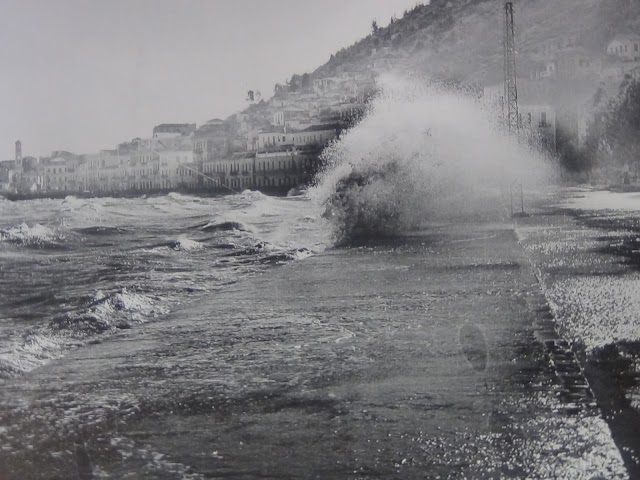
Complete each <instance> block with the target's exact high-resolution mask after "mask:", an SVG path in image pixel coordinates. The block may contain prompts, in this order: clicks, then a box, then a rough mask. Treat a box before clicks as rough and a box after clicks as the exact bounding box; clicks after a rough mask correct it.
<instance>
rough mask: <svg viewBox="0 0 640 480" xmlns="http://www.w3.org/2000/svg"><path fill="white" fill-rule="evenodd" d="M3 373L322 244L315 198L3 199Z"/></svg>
mask: <svg viewBox="0 0 640 480" xmlns="http://www.w3.org/2000/svg"><path fill="white" fill-rule="evenodd" d="M0 218H1V220H0V268H1V271H2V275H1V276H0V378H2V377H9V376H15V375H19V374H21V373H24V372H27V371H30V370H32V369H33V368H36V367H38V366H41V365H43V364H45V363H47V362H49V361H50V360H52V359H54V358H58V357H60V356H63V355H64V354H65V352H67V351H69V349H71V348H74V347H76V346H81V345H84V344H86V343H88V342H94V341H100V339H101V338H104V335H108V334H109V333H113V332H115V331H117V330H119V329H130V328H137V326H138V325H140V324H143V323H145V322H150V321H153V320H154V319H155V318H158V317H160V316H162V315H165V314H166V313H168V312H169V311H171V309H172V307H173V306H174V305H176V304H177V303H186V302H190V301H196V298H197V296H198V295H217V294H219V293H218V291H219V290H221V289H224V287H225V285H228V284H231V283H235V282H237V281H239V280H241V279H242V278H243V277H245V276H247V275H252V274H254V273H256V272H260V271H263V270H264V269H268V268H273V267H276V266H277V265H279V264H281V263H283V262H288V261H295V260H302V259H304V258H306V257H308V256H310V255H313V254H314V253H316V252H319V251H322V250H324V249H325V248H326V246H327V245H328V244H329V241H330V240H329V236H328V234H327V233H326V231H327V229H326V227H325V226H324V221H323V220H322V219H321V218H320V209H319V208H318V207H317V205H316V204H315V203H314V202H313V201H311V200H309V199H308V198H304V197H291V198H274V197H267V196H265V195H262V194H261V193H259V192H250V191H247V192H244V193H243V194H241V195H235V196H227V197H217V198H199V197H194V196H188V195H181V194H177V193H170V194H168V195H165V196H154V197H148V198H147V197H141V198H134V199H124V198H119V199H116V198H93V199H81V198H75V197H71V196H70V197H67V198H66V199H64V200H48V199H45V200H31V201H23V202H8V201H2V202H0Z"/></svg>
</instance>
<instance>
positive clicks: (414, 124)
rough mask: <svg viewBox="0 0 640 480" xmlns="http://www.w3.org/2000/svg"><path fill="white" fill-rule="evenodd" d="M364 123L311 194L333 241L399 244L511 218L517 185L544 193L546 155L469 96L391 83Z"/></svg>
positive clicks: (335, 151) (345, 140)
mask: <svg viewBox="0 0 640 480" xmlns="http://www.w3.org/2000/svg"><path fill="white" fill-rule="evenodd" d="M380 92H381V93H380V95H379V96H378V97H377V98H376V99H375V100H374V101H373V104H372V105H371V108H370V110H369V112H368V114H367V115H366V116H365V118H364V119H363V120H362V121H361V123H360V124H359V125H358V126H356V127H355V128H353V129H351V130H349V131H348V132H346V133H345V134H343V136H342V137H341V139H340V140H339V141H338V142H336V143H334V144H333V145H331V146H330V147H329V148H328V149H326V150H325V152H324V154H323V155H324V160H325V163H326V164H327V167H326V169H325V171H324V172H323V173H322V174H321V177H320V179H319V182H318V185H317V186H316V187H314V188H313V189H312V190H311V194H312V195H313V197H314V198H316V199H317V200H319V201H321V202H322V203H323V204H324V205H325V207H326V208H325V214H324V216H325V218H327V219H328V220H329V221H330V223H331V224H332V226H333V230H334V236H335V237H336V239H337V240H338V241H339V242H340V241H343V242H348V241H349V240H350V239H352V238H354V237H358V236H362V235H365V236H373V235H393V234H397V233H402V232H404V231H407V230H411V229H414V228H416V226H420V225H422V224H424V223H426V222H428V221H431V220H434V219H441V218H446V219H452V218H457V217H460V216H465V215H466V216H473V215H477V214H478V213H479V212H503V211H504V210H503V206H502V202H501V192H502V190H504V189H505V188H509V186H510V185H512V184H513V183H514V182H515V181H526V182H527V184H528V185H537V184H544V183H545V182H548V180H549V178H550V177H551V176H552V173H553V170H552V169H551V168H550V167H549V163H548V161H547V159H546V158H545V156H544V155H542V154H541V153H539V152H537V151H535V150H533V148H530V147H528V146H527V145H526V142H520V141H519V140H518V139H516V138H511V137H509V136H508V135H507V134H506V133H505V132H504V131H503V130H502V129H501V128H500V125H499V123H500V122H499V115H498V113H497V112H496V111H495V110H494V109H493V108H491V107H490V106H487V105H486V104H484V103H483V101H482V100H481V99H479V98H478V97H477V96H474V95H470V94H469V92H462V91H459V90H452V89H448V88H445V87H441V86H438V85H436V84H433V83H428V82H427V83H425V82H421V83H418V82H417V81H413V80H405V79H398V78H395V77H386V78H384V79H382V81H381V83H380Z"/></svg>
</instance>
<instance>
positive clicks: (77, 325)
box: [0, 289, 168, 378]
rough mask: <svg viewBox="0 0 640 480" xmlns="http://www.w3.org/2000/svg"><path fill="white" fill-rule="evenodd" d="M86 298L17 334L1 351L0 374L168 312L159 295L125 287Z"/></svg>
mask: <svg viewBox="0 0 640 480" xmlns="http://www.w3.org/2000/svg"><path fill="white" fill-rule="evenodd" d="M87 300H88V306H86V307H85V308H82V309H80V310H76V311H72V312H66V313H64V314H62V315H60V316H58V317H56V318H54V319H53V320H51V322H49V324H48V325H42V326H38V327H34V328H32V329H30V330H29V331H27V332H24V333H21V334H20V335H16V338H15V339H14V340H13V342H11V344H9V345H7V346H5V348H3V350H2V351H0V378H8V377H14V376H17V375H20V374H22V373H25V372H29V371H31V370H33V369H34V368H37V367H39V366H41V365H44V364H46V363H48V362H50V361H51V360H53V359H56V358H60V357H61V356H62V355H63V354H64V352H65V351H67V350H69V349H70V348H72V347H76V346H80V345H83V344H86V343H87V342H89V341H91V340H92V339H95V338H96V336H97V335H100V334H105V333H113V332H115V331H117V330H121V329H129V328H132V327H133V326H134V325H135V324H140V323H144V322H146V321H148V320H149V319H150V318H153V317H156V316H159V315H162V314H165V313H167V312H168V308H167V307H165V306H164V305H162V304H160V303H159V302H158V299H156V298H152V297H149V296H147V295H143V294H140V293H136V292H129V291H128V290H126V289H122V290H121V291H118V292H113V293H109V294H105V293H103V292H102V291H98V292H97V293H96V294H95V295H93V296H91V297H89V298H88V299H87Z"/></svg>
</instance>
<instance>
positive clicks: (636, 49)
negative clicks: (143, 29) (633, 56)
mask: <svg viewBox="0 0 640 480" xmlns="http://www.w3.org/2000/svg"><path fill="white" fill-rule="evenodd" d="M634 50H635V51H636V52H638V51H640V45H639V44H637V43H636V44H635V45H634Z"/></svg>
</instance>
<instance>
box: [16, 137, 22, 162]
mask: <svg viewBox="0 0 640 480" xmlns="http://www.w3.org/2000/svg"><path fill="white" fill-rule="evenodd" d="M16 166H18V167H22V142H21V141H20V140H17V141H16Z"/></svg>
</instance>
